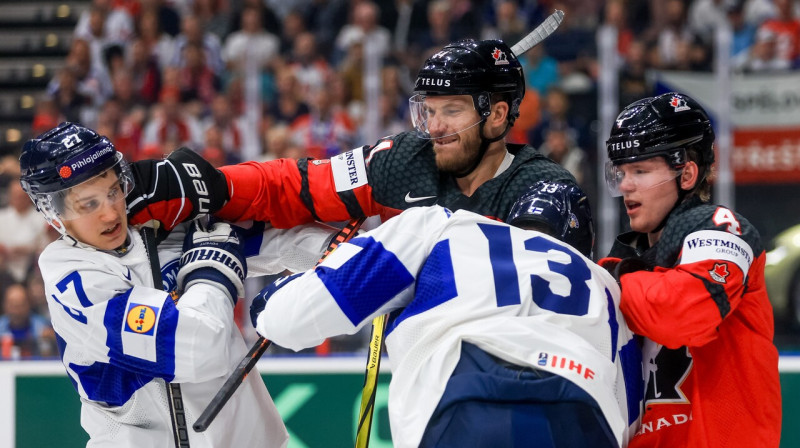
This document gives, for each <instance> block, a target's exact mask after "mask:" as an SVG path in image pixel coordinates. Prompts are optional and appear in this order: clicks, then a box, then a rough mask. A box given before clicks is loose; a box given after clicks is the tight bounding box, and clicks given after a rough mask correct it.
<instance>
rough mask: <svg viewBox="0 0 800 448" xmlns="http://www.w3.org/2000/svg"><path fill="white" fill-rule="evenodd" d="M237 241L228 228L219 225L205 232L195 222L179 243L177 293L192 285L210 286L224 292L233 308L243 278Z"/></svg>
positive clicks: (243, 266) (244, 269)
mask: <svg viewBox="0 0 800 448" xmlns="http://www.w3.org/2000/svg"><path fill="white" fill-rule="evenodd" d="M240 241H241V239H240V238H239V237H238V235H237V234H236V231H235V230H234V229H233V228H232V227H231V226H230V225H229V224H226V223H222V222H219V223H216V224H214V225H213V226H212V227H210V228H209V229H208V230H206V229H205V228H203V226H202V225H201V224H200V223H199V222H195V223H193V224H192V226H191V228H190V229H189V231H188V232H187V234H186V239H185V240H184V242H183V256H182V257H181V267H180V269H179V270H178V289H179V290H180V291H186V290H187V289H189V288H190V287H191V286H192V285H193V284H195V283H208V284H213V285H216V286H219V287H221V288H222V289H223V290H225V291H227V292H228V295H229V296H230V298H231V300H232V301H233V304H234V305H236V301H237V300H238V298H239V297H242V296H244V279H245V277H246V276H247V264H246V262H245V258H244V255H243V254H244V248H243V247H242V244H241V242H240Z"/></svg>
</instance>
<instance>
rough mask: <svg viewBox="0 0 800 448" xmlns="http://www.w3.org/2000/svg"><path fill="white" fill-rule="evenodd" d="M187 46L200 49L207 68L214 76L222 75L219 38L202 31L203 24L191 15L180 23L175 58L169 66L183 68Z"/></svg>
mask: <svg viewBox="0 0 800 448" xmlns="http://www.w3.org/2000/svg"><path fill="white" fill-rule="evenodd" d="M188 45H195V46H198V47H199V48H202V49H203V53H204V54H205V63H206V65H207V66H208V68H209V69H211V71H212V72H213V73H214V74H215V75H220V74H222V71H223V70H224V68H225V65H224V64H223V63H222V45H221V44H220V40H219V38H218V37H217V36H216V35H215V34H212V33H209V32H206V31H205V30H203V24H202V23H200V19H198V18H197V16H194V15H191V14H189V15H187V16H186V17H184V18H183V20H182V21H181V34H179V35H178V37H176V38H175V57H174V58H173V60H172V64H171V65H174V66H176V67H184V66H185V65H186V61H185V59H184V58H185V57H186V55H185V53H184V52H183V49H184V48H185V47H187V46H188ZM162 68H163V67H162Z"/></svg>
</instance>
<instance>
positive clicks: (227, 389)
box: [192, 218, 366, 432]
mask: <svg viewBox="0 0 800 448" xmlns="http://www.w3.org/2000/svg"><path fill="white" fill-rule="evenodd" d="M365 219H366V218H358V219H353V220H351V221H349V222H348V223H347V225H345V226H344V228H342V230H340V231H339V233H337V234H336V236H335V237H334V238H333V239H332V240H331V242H330V244H328V247H327V248H326V249H325V253H323V254H322V257H321V258H320V259H319V261H318V262H317V264H319V263H320V262H321V261H322V260H324V259H325V258H326V257H327V256H328V254H330V253H331V252H332V251H333V250H334V249H336V248H337V247H338V246H339V244H341V243H343V242H345V241H348V240H349V239H350V238H352V237H353V236H355V234H356V231H357V230H358V229H359V227H361V224H363V223H364V220H365ZM270 344H271V342H270V341H269V340H268V339H265V338H264V337H259V338H258V340H257V341H256V342H255V344H253V346H252V347H250V350H249V351H248V352H247V355H245V356H244V358H242V360H241V361H240V362H239V365H238V366H236V369H234V371H233V372H231V374H230V376H228V379H227V380H225V384H223V385H222V387H221V388H220V389H219V391H217V394H216V395H215V396H214V398H213V399H212V400H211V402H210V403H209V404H208V406H206V408H205V410H203V413H202V414H200V418H198V419H197V421H196V422H195V423H194V425H192V428H193V429H194V430H195V431H197V432H203V431H205V430H206V429H208V426H209V425H210V424H211V422H213V421H214V419H215V418H216V417H217V414H219V411H221V410H222V408H223V407H224V406H225V404H226V403H227V402H228V400H230V399H231V397H232V396H233V394H234V392H236V390H237V389H238V388H239V385H240V384H242V382H243V381H244V379H245V378H247V374H248V373H250V371H251V370H253V367H255V365H256V363H257V362H258V359H259V358H261V355H263V354H264V352H265V351H266V350H267V348H268V347H269V346H270Z"/></svg>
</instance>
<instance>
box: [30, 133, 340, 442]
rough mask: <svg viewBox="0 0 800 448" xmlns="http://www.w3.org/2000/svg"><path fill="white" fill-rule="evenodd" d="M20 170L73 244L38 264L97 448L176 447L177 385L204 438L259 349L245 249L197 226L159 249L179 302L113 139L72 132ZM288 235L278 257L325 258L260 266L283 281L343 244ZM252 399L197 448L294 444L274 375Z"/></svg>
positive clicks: (43, 145) (249, 388)
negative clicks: (214, 407)
mask: <svg viewBox="0 0 800 448" xmlns="http://www.w3.org/2000/svg"><path fill="white" fill-rule="evenodd" d="M191 157H192V156H191V155H190V154H188V153H178V154H177V155H176V156H175V157H170V159H172V160H170V159H168V162H175V161H176V158H177V159H179V160H181V161H182V163H191ZM20 166H21V171H22V173H21V174H22V176H21V183H22V185H23V188H24V189H25V191H26V192H27V193H28V195H29V196H30V197H31V199H32V200H33V202H34V203H35V204H36V207H37V208H38V210H39V211H41V212H42V213H43V214H44V216H45V218H46V219H47V221H48V222H49V223H50V224H51V225H52V226H53V227H54V228H55V229H57V230H58V231H59V232H60V233H61V235H62V237H61V238H60V239H58V240H56V241H54V242H53V243H51V244H50V245H49V246H48V247H47V248H46V249H45V250H44V251H43V253H42V255H41V257H40V259H39V265H40V268H41V272H42V276H43V277H44V282H45V289H46V294H47V298H48V305H49V308H50V313H51V318H52V322H53V327H54V329H55V331H56V336H57V341H58V348H59V353H60V355H61V359H62V362H63V363H64V366H65V368H66V370H67V374H68V375H69V378H70V380H71V381H72V384H73V385H74V387H75V389H76V390H77V392H78V394H79V395H80V399H81V402H82V409H81V425H82V426H83V428H84V429H85V430H86V432H87V433H88V434H89V437H90V441H89V444H88V445H89V446H109V447H115V448H118V447H136V448H140V447H171V446H175V442H174V436H173V427H172V425H171V419H170V413H169V408H168V403H167V398H166V393H165V382H176V383H180V384H181V389H182V390H181V392H182V395H183V397H182V399H183V407H184V409H185V416H186V420H187V422H186V423H187V425H186V426H187V427H188V428H191V426H192V423H193V422H194V420H195V419H196V418H197V417H198V416H199V415H200V413H201V412H202V410H203V409H204V408H205V406H206V405H207V404H208V403H209V402H210V401H211V399H212V397H213V396H214V394H215V393H216V392H217V390H218V389H219V388H220V386H221V385H222V384H223V383H224V381H225V379H226V377H227V376H228V374H229V373H230V372H231V371H232V370H233V369H234V368H235V366H236V364H237V363H238V362H239V360H240V359H241V358H242V357H243V356H244V354H245V353H246V352H247V347H246V346H245V343H244V340H243V338H242V336H241V333H240V332H239V329H238V328H237V326H236V324H235V323H234V320H233V307H234V304H235V302H236V299H237V298H238V297H240V296H241V295H242V293H243V288H242V282H243V278H244V275H245V272H246V270H247V267H246V264H245V261H244V259H243V258H244V256H243V252H244V247H243V246H244V244H243V243H241V242H240V241H239V239H238V238H237V234H236V233H235V232H234V231H233V230H232V228H231V226H229V225H228V224H223V223H219V224H217V225H216V226H215V227H213V228H211V229H210V230H204V229H202V228H200V227H195V226H192V227H188V226H187V227H188V230H187V229H186V228H184V233H186V232H188V233H189V236H188V237H187V238H186V240H185V242H184V238H183V236H182V234H181V232H173V233H172V234H171V235H170V236H169V237H168V238H167V239H166V240H164V241H163V242H162V243H161V244H160V245H159V248H158V252H159V254H158V255H159V258H160V262H161V274H162V278H163V283H164V285H163V286H164V287H166V291H171V292H172V293H168V292H165V289H164V288H162V285H161V284H158V285H154V284H153V276H152V274H151V269H150V264H149V261H148V257H147V253H146V252H145V248H144V245H143V243H142V239H141V237H140V236H139V234H138V233H137V232H135V231H133V229H130V228H129V227H128V225H127V219H126V206H125V200H124V199H125V195H126V193H127V192H128V191H129V190H130V187H131V183H132V182H133V179H132V178H131V175H130V171H129V170H128V166H127V164H126V162H125V160H124V159H123V158H122V154H121V153H119V152H117V151H116V149H115V148H114V146H113V144H111V142H109V141H108V140H107V139H106V138H105V137H101V136H100V135H98V134H97V133H95V132H94V131H92V130H90V129H87V128H85V127H83V126H80V125H75V124H72V123H62V124H61V125H59V126H58V127H56V128H54V129H52V130H51V131H48V132H46V133H44V134H42V135H40V136H39V137H37V138H36V139H33V140H30V141H28V142H27V143H26V144H25V146H24V148H23V151H22V155H21V157H20ZM276 232H277V233H279V234H280V236H281V237H282V238H283V240H281V239H278V240H274V241H265V242H264V243H263V245H272V247H271V248H270V249H271V250H269V251H265V253H267V254H280V253H281V252H282V251H283V252H285V251H284V250H283V249H285V248H286V247H294V243H299V245H300V246H301V248H298V249H296V252H301V251H302V250H303V249H302V248H308V251H309V252H312V253H309V254H308V256H307V257H305V258H307V259H308V260H309V261H310V262H309V263H307V264H303V263H299V262H298V263H295V264H294V266H286V265H284V264H281V262H280V260H269V259H265V260H258V262H257V263H256V265H258V266H261V267H265V266H266V267H271V268H273V269H274V271H277V272H282V271H283V270H284V269H287V268H291V269H298V268H299V267H300V265H302V267H303V268H304V269H306V268H309V267H311V266H313V263H314V262H315V261H316V258H318V257H319V254H320V253H321V252H322V249H323V248H324V246H325V243H327V240H328V239H329V238H330V236H331V234H330V233H329V232H328V231H327V230H326V229H312V230H308V229H306V230H305V233H303V235H300V233H299V231H276ZM267 234H269V232H267ZM295 236H296V238H295ZM281 241H283V242H281ZM259 246H260V244H259V243H258V242H257V243H256V250H255V251H254V252H258V250H257V249H258V247H259ZM262 247H263V246H262ZM182 251H186V253H185V254H184V256H183V258H182V259H181V258H180V256H181V253H182ZM204 254H205V255H208V254H211V255H212V256H211V257H204ZM295 258H299V259H302V258H303V257H295ZM262 262H263V263H262ZM178 293H180V300H179V301H178V302H177V304H176V303H175V302H173V297H177V296H178ZM241 389H242V390H240V391H238V393H237V394H236V395H234V396H233V398H232V399H231V402H230V403H229V405H228V406H226V407H225V409H223V410H222V412H221V414H220V415H219V416H218V417H217V421H216V424H215V425H212V426H211V427H210V428H209V429H208V430H207V431H205V432H203V433H196V432H194V431H192V430H190V429H189V430H188V441H189V443H190V445H191V446H192V447H224V448H228V447H256V446H258V447H282V446H286V444H287V441H288V434H287V431H286V429H285V427H284V425H283V422H282V421H281V418H280V416H279V415H278V412H277V410H276V408H275V405H274V404H273V402H272V399H271V398H270V396H269V393H268V392H267V389H266V387H265V385H264V382H263V381H262V379H261V376H260V375H258V374H254V375H248V377H247V378H246V379H245V381H244V384H242V387H241ZM254 421H257V422H258V424H255V425H254V424H253V422H254ZM181 446H183V445H181Z"/></svg>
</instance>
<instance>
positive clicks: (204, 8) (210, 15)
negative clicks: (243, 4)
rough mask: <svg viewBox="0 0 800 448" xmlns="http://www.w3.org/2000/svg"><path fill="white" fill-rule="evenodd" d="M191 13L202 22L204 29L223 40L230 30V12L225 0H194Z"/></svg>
mask: <svg viewBox="0 0 800 448" xmlns="http://www.w3.org/2000/svg"><path fill="white" fill-rule="evenodd" d="M192 14H194V15H195V16H197V18H198V19H200V21H201V22H202V23H204V24H205V25H204V27H205V30H206V31H208V32H209V33H213V34H214V35H216V36H217V37H218V38H219V40H220V41H223V40H225V38H226V37H227V36H228V33H229V32H230V28H231V27H230V22H231V13H230V10H229V2H228V1H227V0H194V1H193V2H192Z"/></svg>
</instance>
